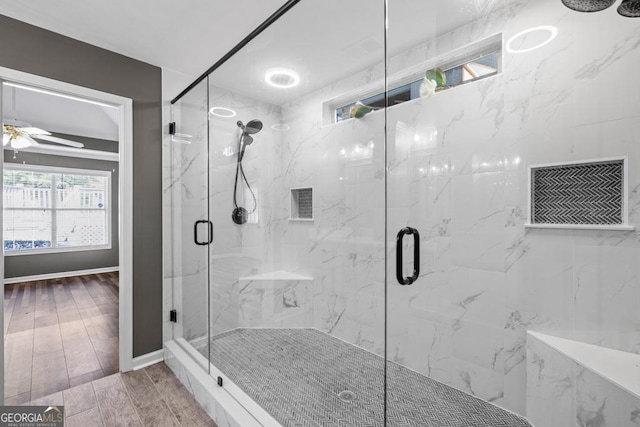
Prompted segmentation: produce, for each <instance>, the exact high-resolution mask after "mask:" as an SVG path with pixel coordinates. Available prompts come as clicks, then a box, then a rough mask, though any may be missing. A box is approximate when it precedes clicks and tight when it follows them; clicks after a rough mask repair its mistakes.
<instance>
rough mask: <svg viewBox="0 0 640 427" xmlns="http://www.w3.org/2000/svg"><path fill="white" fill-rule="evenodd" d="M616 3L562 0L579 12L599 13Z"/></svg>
mask: <svg viewBox="0 0 640 427" xmlns="http://www.w3.org/2000/svg"><path fill="white" fill-rule="evenodd" d="M615 2H616V0H562V3H563V4H564V5H565V6H567V7H568V8H569V9H572V10H577V11H578V12H599V11H601V10H605V9H606V8H608V7H610V6H611V5H613V4H614V3H615Z"/></svg>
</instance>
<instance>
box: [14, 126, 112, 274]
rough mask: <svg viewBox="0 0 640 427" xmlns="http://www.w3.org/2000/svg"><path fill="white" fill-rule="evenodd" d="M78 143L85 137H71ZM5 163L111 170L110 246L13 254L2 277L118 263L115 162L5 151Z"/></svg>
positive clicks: (99, 266) (73, 269)
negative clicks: (93, 248) (84, 249)
mask: <svg viewBox="0 0 640 427" xmlns="http://www.w3.org/2000/svg"><path fill="white" fill-rule="evenodd" d="M71 138H73V140H75V141H78V142H86V141H85V140H86V138H79V137H71ZM4 161H5V163H18V164H22V163H25V164H27V165H42V166H56V167H64V168H77V169H90V170H105V171H111V172H112V173H111V249H105V250H96V251H79V252H60V253H52V254H37V255H16V256H7V257H5V259H4V277H6V278H10V277H22V276H31V275H35V274H48V273H63V272H65V271H77V270H89V269H92V268H103V267H117V266H118V255H119V246H118V175H119V171H118V163H117V162H108V161H104V160H93V159H80V158H74V157H63V156H49V155H46V154H36V153H26V152H24V151H20V152H18V153H17V154H16V155H15V158H14V153H13V150H5V152H4Z"/></svg>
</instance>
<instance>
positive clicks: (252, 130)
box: [231, 119, 262, 224]
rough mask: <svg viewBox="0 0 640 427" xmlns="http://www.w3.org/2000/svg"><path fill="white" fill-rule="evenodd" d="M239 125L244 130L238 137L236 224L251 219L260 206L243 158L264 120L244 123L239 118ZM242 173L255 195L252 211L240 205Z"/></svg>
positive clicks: (235, 182)
mask: <svg viewBox="0 0 640 427" xmlns="http://www.w3.org/2000/svg"><path fill="white" fill-rule="evenodd" d="M236 124H237V125H238V127H239V128H240V129H241V130H242V133H241V134H240V137H239V138H238V163H237V164H236V179H235V181H234V184H233V205H234V206H235V208H234V209H233V213H232V214H231V219H232V220H233V222H235V223H236V224H244V223H246V222H247V220H248V219H249V215H250V214H252V213H254V212H255V210H256V209H257V207H258V201H257V200H256V195H255V194H254V193H253V190H252V189H251V185H250V184H249V181H248V180H247V177H246V176H245V174H244V168H243V167H242V159H243V158H244V150H245V149H246V148H247V146H248V145H251V143H253V137H252V136H251V135H253V134H256V133H258V132H260V131H261V130H262V122H261V121H260V120H257V119H255V120H251V121H250V122H249V123H247V124H246V125H245V124H243V123H242V121H240V120H238V122H237V123H236ZM239 174H240V175H241V176H242V178H243V180H244V182H245V184H247V188H248V189H249V191H250V192H251V197H253V209H252V210H251V212H247V210H246V209H245V208H243V207H242V206H238V201H237V192H238V175H239Z"/></svg>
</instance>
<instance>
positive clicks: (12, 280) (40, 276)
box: [4, 267, 120, 285]
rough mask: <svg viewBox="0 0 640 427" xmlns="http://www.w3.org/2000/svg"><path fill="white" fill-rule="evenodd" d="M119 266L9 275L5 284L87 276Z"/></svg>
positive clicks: (115, 269)
mask: <svg viewBox="0 0 640 427" xmlns="http://www.w3.org/2000/svg"><path fill="white" fill-rule="evenodd" d="M119 270H120V268H119V267H104V268H93V269H90V270H77V271H63V272H60V273H48V274H37V275H35V276H22V277H9V278H6V279H4V284H5V285H9V284H12V283H22V282H33V281H34V280H49V279H60V278H62V277H73V276H85V275H87V274H100V273H111V272H114V271H119Z"/></svg>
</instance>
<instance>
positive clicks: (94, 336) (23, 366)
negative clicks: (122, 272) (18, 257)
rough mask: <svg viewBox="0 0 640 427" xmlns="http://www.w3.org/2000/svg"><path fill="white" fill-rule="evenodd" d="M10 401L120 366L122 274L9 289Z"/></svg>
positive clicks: (7, 354)
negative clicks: (119, 301)
mask: <svg viewBox="0 0 640 427" xmlns="http://www.w3.org/2000/svg"><path fill="white" fill-rule="evenodd" d="M4 298H5V300H4V340H5V341H4V342H5V350H4V351H5V365H4V375H5V390H4V392H5V405H18V404H22V403H25V402H29V401H31V400H34V399H37V398H39V397H42V396H46V395H50V394H51V393H55V392H58V391H61V390H66V389H68V388H70V387H73V386H76V385H80V384H84V383H88V382H90V381H92V380H95V379H98V378H102V377H105V376H108V375H111V374H114V373H116V372H118V371H119V369H118V273H103V274H92V275H86V276H76V277H66V278H62V279H51V280H40V281H35V282H25V283H16V284H11V285H6V286H5V288H4Z"/></svg>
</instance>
